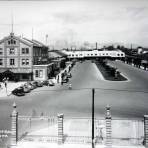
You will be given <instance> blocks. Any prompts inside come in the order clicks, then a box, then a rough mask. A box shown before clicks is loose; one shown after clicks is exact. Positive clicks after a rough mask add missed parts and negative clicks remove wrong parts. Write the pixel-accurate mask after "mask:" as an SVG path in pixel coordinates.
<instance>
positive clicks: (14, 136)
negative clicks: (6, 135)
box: [11, 103, 18, 147]
mask: <svg viewBox="0 0 148 148" xmlns="http://www.w3.org/2000/svg"><path fill="white" fill-rule="evenodd" d="M17 140H18V112H17V111H16V104H15V103H14V104H13V111H12V114H11V146H12V147H15V146H16V145H17Z"/></svg>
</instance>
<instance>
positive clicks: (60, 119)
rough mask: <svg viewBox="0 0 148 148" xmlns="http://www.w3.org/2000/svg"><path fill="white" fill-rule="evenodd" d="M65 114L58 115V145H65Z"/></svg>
mask: <svg viewBox="0 0 148 148" xmlns="http://www.w3.org/2000/svg"><path fill="white" fill-rule="evenodd" d="M63 118H64V115H63V114H59V115H58V144H63V142H64V141H63V140H64V133H63Z"/></svg>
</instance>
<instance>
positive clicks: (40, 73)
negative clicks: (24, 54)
mask: <svg viewBox="0 0 148 148" xmlns="http://www.w3.org/2000/svg"><path fill="white" fill-rule="evenodd" d="M35 77H37V78H42V77H43V70H35Z"/></svg>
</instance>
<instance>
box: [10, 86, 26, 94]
mask: <svg viewBox="0 0 148 148" xmlns="http://www.w3.org/2000/svg"><path fill="white" fill-rule="evenodd" d="M12 94H14V95H16V96H24V95H25V93H24V88H23V87H18V88H16V89H14V90H13V91H12Z"/></svg>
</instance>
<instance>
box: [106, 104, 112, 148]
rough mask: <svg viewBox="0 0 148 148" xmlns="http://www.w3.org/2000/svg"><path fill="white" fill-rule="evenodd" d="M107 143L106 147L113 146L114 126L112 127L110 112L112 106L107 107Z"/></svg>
mask: <svg viewBox="0 0 148 148" xmlns="http://www.w3.org/2000/svg"><path fill="white" fill-rule="evenodd" d="M105 119H106V142H105V145H106V147H111V146H112V125H111V120H112V117H111V112H110V106H109V105H107V107H106V117H105Z"/></svg>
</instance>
